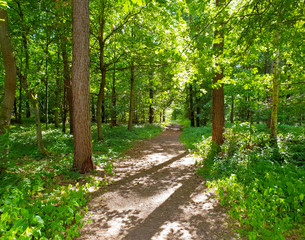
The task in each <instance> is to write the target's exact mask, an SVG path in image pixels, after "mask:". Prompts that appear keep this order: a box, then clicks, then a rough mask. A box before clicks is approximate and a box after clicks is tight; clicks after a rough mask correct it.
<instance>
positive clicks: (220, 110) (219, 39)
mask: <svg viewBox="0 0 305 240" xmlns="http://www.w3.org/2000/svg"><path fill="white" fill-rule="evenodd" d="M223 3H224V0H216V7H217V8H219V7H220V6H223ZM223 25H224V23H223V22H222V20H220V22H219V21H218V22H217V23H216V26H215V29H216V30H215V32H214V39H215V41H214V44H213V50H214V54H215V61H216V62H217V61H218V60H219V59H220V58H221V55H222V54H223V48H224V29H223ZM216 66H217V67H218V68H217V69H216V71H215V75H214V77H213V85H214V87H213V123H212V141H213V142H214V143H215V144H216V145H221V144H223V142H224V137H223V132H224V128H225V117H224V91H223V84H222V83H221V81H222V79H223V67H222V66H220V65H219V63H218V64H216Z"/></svg>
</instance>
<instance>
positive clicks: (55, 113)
mask: <svg viewBox="0 0 305 240" xmlns="http://www.w3.org/2000/svg"><path fill="white" fill-rule="evenodd" d="M59 54H60V52H59V50H58V52H57V60H58V62H59ZM60 89H61V86H60V79H59V66H58V64H57V66H56V89H55V108H54V122H55V127H56V128H59V108H60V107H59V93H60Z"/></svg>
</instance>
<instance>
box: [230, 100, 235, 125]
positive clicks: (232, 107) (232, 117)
mask: <svg viewBox="0 0 305 240" xmlns="http://www.w3.org/2000/svg"><path fill="white" fill-rule="evenodd" d="M230 122H231V123H234V96H231V111H230Z"/></svg>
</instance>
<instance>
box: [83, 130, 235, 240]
mask: <svg viewBox="0 0 305 240" xmlns="http://www.w3.org/2000/svg"><path fill="white" fill-rule="evenodd" d="M180 133H181V129H180V126H179V125H174V124H172V125H169V126H168V127H167V128H166V129H165V131H163V132H162V133H161V134H160V135H158V136H157V137H155V138H153V139H150V140H145V141H139V142H137V144H135V146H134V147H133V148H132V149H130V150H128V151H127V152H126V155H127V157H126V158H124V159H118V160H116V162H115V163H114V171H115V172H116V177H115V179H114V180H115V183H113V184H112V185H110V186H108V187H107V192H101V193H100V195H97V196H96V197H95V198H94V199H93V200H92V201H91V202H90V203H89V212H88V214H87V216H86V218H87V219H91V220H92V222H91V223H88V224H86V225H85V226H84V228H83V229H82V230H81V234H80V237H79V238H78V239H99V240H112V239H113V240H119V239H129V240H150V239H151V240H164V239H169V240H180V239H181V240H182V239H183V240H199V239H205V240H214V239H215V240H220V239H236V238H235V236H234V234H233V233H232V232H231V231H230V229H229V227H228V224H227V221H228V216H227V215H226V214H225V213H224V210H223V208H221V207H220V205H219V203H218V201H217V200H215V198H214V197H213V195H212V194H211V193H209V192H207V191H206V187H205V182H204V179H202V178H201V177H198V176H197V175H195V170H196V167H195V166H194V160H193V159H192V157H191V155H189V154H188V153H187V152H186V149H185V147H184V146H183V145H182V144H181V143H180V141H179V135H180Z"/></svg>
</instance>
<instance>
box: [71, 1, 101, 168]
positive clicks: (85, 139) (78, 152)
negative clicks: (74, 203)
mask: <svg viewBox="0 0 305 240" xmlns="http://www.w3.org/2000/svg"><path fill="white" fill-rule="evenodd" d="M72 26H73V31H72V36H73V59H72V61H73V62H72V91H73V93H72V96H73V102H72V103H73V124H74V125H73V126H75V128H74V138H73V139H74V161H73V169H75V170H77V171H79V172H80V173H86V172H90V171H92V170H93V169H94V168H95V167H94V163H93V159H92V136H91V121H90V83H89V79H90V54H89V0H73V1H72Z"/></svg>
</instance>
